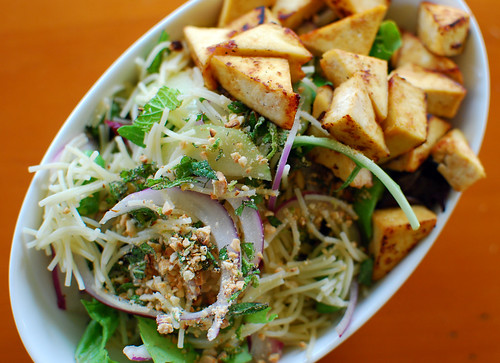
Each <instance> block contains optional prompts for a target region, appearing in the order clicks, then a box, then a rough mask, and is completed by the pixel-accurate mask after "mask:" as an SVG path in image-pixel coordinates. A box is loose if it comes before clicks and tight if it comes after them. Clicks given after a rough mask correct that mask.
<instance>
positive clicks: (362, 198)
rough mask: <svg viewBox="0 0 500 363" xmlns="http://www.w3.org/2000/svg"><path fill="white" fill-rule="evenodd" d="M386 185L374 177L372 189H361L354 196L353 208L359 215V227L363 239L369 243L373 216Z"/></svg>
mask: <svg viewBox="0 0 500 363" xmlns="http://www.w3.org/2000/svg"><path fill="white" fill-rule="evenodd" d="M384 190H385V189H384V185H383V184H382V182H381V181H380V180H379V179H378V178H376V177H375V176H374V177H373V185H372V186H371V187H370V188H366V187H364V188H361V189H358V190H356V193H355V194H354V204H353V208H354V211H355V212H356V214H357V215H358V221H357V222H358V225H359V227H360V229H361V233H362V235H363V239H364V240H365V241H369V240H370V239H371V237H372V233H373V228H372V215H373V211H374V210H375V206H376V205H377V203H378V201H379V200H380V198H382V195H383V194H384Z"/></svg>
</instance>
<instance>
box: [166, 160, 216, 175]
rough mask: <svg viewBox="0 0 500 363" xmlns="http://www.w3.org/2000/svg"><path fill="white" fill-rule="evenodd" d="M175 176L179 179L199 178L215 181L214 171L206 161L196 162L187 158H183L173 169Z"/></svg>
mask: <svg viewBox="0 0 500 363" xmlns="http://www.w3.org/2000/svg"><path fill="white" fill-rule="evenodd" d="M174 170H175V172H176V176H177V177H178V178H180V179H183V178H189V177H192V176H199V177H203V178H207V179H213V180H215V179H217V174H216V173H215V170H214V169H212V167H211V166H210V164H208V161H206V160H202V161H198V160H196V159H193V158H191V157H189V156H184V157H183V158H182V159H181V162H180V163H179V164H177V165H176V166H175V167H174Z"/></svg>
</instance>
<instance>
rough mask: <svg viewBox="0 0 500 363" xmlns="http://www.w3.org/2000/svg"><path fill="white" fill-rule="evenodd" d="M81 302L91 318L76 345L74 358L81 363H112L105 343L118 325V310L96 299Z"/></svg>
mask: <svg viewBox="0 0 500 363" xmlns="http://www.w3.org/2000/svg"><path fill="white" fill-rule="evenodd" d="M82 304H83V305H84V306H85V309H86V310H87V313H88V314H89V316H90V318H91V319H92V320H91V321H90V323H89V325H88V326H87V329H85V332H84V334H83V337H82V339H81V340H80V342H79V343H78V346H77V347H76V352H75V360H76V361H77V362H82V363H83V362H85V363H113V362H114V361H113V360H112V359H111V358H110V357H109V353H108V351H107V349H106V343H107V342H108V340H109V339H110V338H111V336H112V335H113V334H114V332H115V330H116V328H117V326H118V312H117V311H116V310H114V309H112V308H110V307H108V306H106V305H103V304H101V303H100V302H98V301H97V300H93V301H86V300H82Z"/></svg>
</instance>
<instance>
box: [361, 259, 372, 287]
mask: <svg viewBox="0 0 500 363" xmlns="http://www.w3.org/2000/svg"><path fill="white" fill-rule="evenodd" d="M372 274H373V259H371V258H368V259H366V260H364V261H363V262H361V265H360V266H359V275H358V281H359V283H360V284H363V285H365V286H371V284H372V282H373V281H372Z"/></svg>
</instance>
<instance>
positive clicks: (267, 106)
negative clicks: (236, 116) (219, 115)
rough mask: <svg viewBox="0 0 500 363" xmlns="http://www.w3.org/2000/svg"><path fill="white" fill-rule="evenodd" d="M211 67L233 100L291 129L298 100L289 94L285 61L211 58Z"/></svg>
mask: <svg viewBox="0 0 500 363" xmlns="http://www.w3.org/2000/svg"><path fill="white" fill-rule="evenodd" d="M211 67H212V71H213V73H214V76H215V78H216V79H217V80H218V81H219V83H220V85H221V86H222V87H223V88H225V89H226V91H228V92H229V93H230V94H231V95H232V96H233V97H234V98H236V99H237V100H239V101H241V102H243V103H244V104H246V105H247V106H248V107H250V108H251V109H253V110H255V111H257V112H258V113H260V114H261V115H263V116H265V117H267V118H268V119H269V120H271V121H273V122H274V123H275V124H277V125H278V126H280V127H282V128H284V129H288V130H289V129H291V128H292V125H293V122H294V119H295V114H296V113H297V108H298V106H299V98H300V97H299V95H298V94H296V93H295V92H294V91H293V88H292V83H291V81H290V67H289V65H288V61H287V60H286V59H283V58H274V57H238V56H231V55H214V56H213V57H212V60H211Z"/></svg>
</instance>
